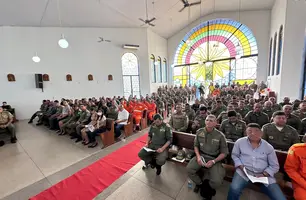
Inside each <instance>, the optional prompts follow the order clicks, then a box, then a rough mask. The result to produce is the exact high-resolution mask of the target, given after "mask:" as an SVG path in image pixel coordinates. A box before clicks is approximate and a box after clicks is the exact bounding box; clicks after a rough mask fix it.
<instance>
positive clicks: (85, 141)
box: [77, 108, 102, 145]
mask: <svg viewBox="0 0 306 200" xmlns="http://www.w3.org/2000/svg"><path fill="white" fill-rule="evenodd" d="M100 112H102V111H101V110H100ZM90 114H91V117H90V122H89V123H88V124H87V125H85V126H84V128H82V129H81V137H82V139H83V142H82V144H84V145H88V144H89V140H88V137H87V133H86V132H88V131H90V129H91V127H92V128H93V129H95V128H96V126H97V122H98V117H99V116H98V113H97V112H96V110H95V109H94V108H91V111H90ZM78 131H79V130H77V133H78ZM78 134H79V133H78Z"/></svg>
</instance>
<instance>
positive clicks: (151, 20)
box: [148, 17, 156, 23]
mask: <svg viewBox="0 0 306 200" xmlns="http://www.w3.org/2000/svg"><path fill="white" fill-rule="evenodd" d="M154 20H156V18H155V17H153V18H152V19H150V20H149V21H148V23H150V22H153V21H154Z"/></svg>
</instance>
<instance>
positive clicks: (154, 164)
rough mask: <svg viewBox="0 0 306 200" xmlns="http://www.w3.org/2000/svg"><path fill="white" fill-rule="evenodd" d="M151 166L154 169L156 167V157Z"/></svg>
mask: <svg viewBox="0 0 306 200" xmlns="http://www.w3.org/2000/svg"><path fill="white" fill-rule="evenodd" d="M150 166H151V168H152V169H154V168H155V167H156V160H155V159H153V160H152V161H151V163H150Z"/></svg>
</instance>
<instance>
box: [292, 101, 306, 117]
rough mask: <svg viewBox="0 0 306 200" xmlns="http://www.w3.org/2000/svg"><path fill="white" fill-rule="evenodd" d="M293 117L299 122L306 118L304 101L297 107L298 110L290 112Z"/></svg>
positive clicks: (305, 103)
mask: <svg viewBox="0 0 306 200" xmlns="http://www.w3.org/2000/svg"><path fill="white" fill-rule="evenodd" d="M292 114H293V115H296V116H298V117H299V118H300V120H302V119H304V118H305V117H306V101H302V102H301V103H300V105H299V109H298V110H295V111H293V112H292Z"/></svg>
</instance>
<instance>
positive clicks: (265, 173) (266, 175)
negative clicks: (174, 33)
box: [262, 172, 270, 177]
mask: <svg viewBox="0 0 306 200" xmlns="http://www.w3.org/2000/svg"><path fill="white" fill-rule="evenodd" d="M262 174H263V175H264V176H265V177H268V176H270V175H269V174H268V173H267V172H263V173H262Z"/></svg>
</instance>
